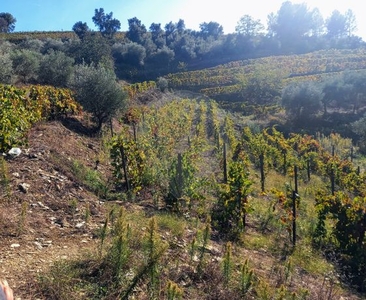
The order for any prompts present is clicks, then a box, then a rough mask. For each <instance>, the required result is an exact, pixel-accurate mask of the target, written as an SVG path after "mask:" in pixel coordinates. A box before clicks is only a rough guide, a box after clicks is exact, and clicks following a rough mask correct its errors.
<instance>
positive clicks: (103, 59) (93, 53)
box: [68, 32, 113, 67]
mask: <svg viewBox="0 0 366 300" xmlns="http://www.w3.org/2000/svg"><path fill="white" fill-rule="evenodd" d="M68 55H69V56H70V57H73V58H74V59H75V63H77V64H81V63H83V62H85V63H86V64H92V63H94V64H96V65H98V64H104V65H106V66H108V67H112V66H113V58H112V52H111V46H110V45H109V44H108V41H107V40H106V39H105V38H103V36H102V35H101V34H100V33H99V32H88V33H87V34H86V35H85V36H84V38H83V40H81V41H73V42H72V44H71V45H70V47H69V51H68Z"/></svg>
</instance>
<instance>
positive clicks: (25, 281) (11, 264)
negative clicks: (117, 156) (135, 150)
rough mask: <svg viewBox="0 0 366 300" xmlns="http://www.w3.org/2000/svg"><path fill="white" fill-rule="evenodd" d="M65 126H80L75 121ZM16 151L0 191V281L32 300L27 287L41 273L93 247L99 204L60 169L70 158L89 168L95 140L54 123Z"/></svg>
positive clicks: (102, 169) (36, 129) (100, 218)
mask: <svg viewBox="0 0 366 300" xmlns="http://www.w3.org/2000/svg"><path fill="white" fill-rule="evenodd" d="M75 124H76V125H78V127H77V126H75ZM66 125H67V126H68V127H69V128H71V127H73V128H74V129H75V128H79V129H82V128H83V127H82V126H81V125H80V124H78V121H77V120H73V122H67V124H66ZM21 149H22V153H21V155H20V156H18V157H16V158H14V159H7V160H6V164H5V168H6V169H7V170H5V175H4V176H5V180H9V184H3V185H2V186H1V187H0V197H1V200H0V240H1V242H0V277H5V278H6V279H7V280H8V281H9V283H10V285H11V286H12V287H13V289H14V291H15V295H16V297H20V298H21V299H36V295H33V294H32V290H33V287H32V286H34V285H35V282H36V281H35V280H36V279H37V276H38V275H39V274H40V273H41V272H42V271H44V270H46V268H47V267H48V266H50V265H51V264H52V263H53V262H55V261H58V260H60V259H69V258H72V257H75V256H76V255H79V254H80V253H82V252H83V251H84V250H85V251H87V250H88V249H93V247H94V244H95V239H93V232H94V231H95V228H96V227H98V226H99V224H100V223H101V222H103V215H104V213H103V203H102V202H100V201H99V200H98V199H97V198H96V197H95V195H93V193H91V192H89V191H88V190H87V189H86V188H85V187H84V186H82V185H80V184H79V183H78V182H77V180H76V179H75V178H73V176H72V174H71V173H69V172H67V171H66V170H67V169H66V168H64V166H65V165H67V164H70V161H72V160H75V159H76V160H78V161H80V162H81V163H83V164H84V165H86V166H89V167H91V168H93V167H94V166H95V164H96V160H97V159H98V152H99V142H98V139H97V138H91V137H88V136H86V135H82V134H77V133H75V132H74V131H72V130H70V129H68V128H67V127H65V126H64V125H63V124H62V123H61V122H57V121H55V122H49V123H42V124H38V125H37V126H35V127H34V128H33V129H32V130H31V131H30V132H29V145H28V146H27V147H24V148H21ZM98 170H99V171H100V172H101V173H103V172H107V166H104V165H103V164H102V163H100V164H99V165H98ZM87 210H88V211H89V212H90V217H89V218H88V220H87V221H88V222H87V223H86V222H85V221H86V215H87Z"/></svg>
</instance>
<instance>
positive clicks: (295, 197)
mask: <svg viewBox="0 0 366 300" xmlns="http://www.w3.org/2000/svg"><path fill="white" fill-rule="evenodd" d="M294 177H295V189H294V190H293V191H292V244H293V246H294V247H295V246H296V199H297V197H298V186H297V166H296V165H295V166H294Z"/></svg>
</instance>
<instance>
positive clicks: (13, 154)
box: [8, 148, 22, 158]
mask: <svg viewBox="0 0 366 300" xmlns="http://www.w3.org/2000/svg"><path fill="white" fill-rule="evenodd" d="M21 153H22V150H20V148H11V149H10V150H9V151H8V155H10V156H11V157H12V158H15V157H18V156H19V155H20V154H21Z"/></svg>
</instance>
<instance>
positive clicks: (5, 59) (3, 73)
mask: <svg viewBox="0 0 366 300" xmlns="http://www.w3.org/2000/svg"><path fill="white" fill-rule="evenodd" d="M12 74H13V64H12V61H11V58H10V54H9V53H4V54H1V53H0V83H7V84H8V83H10V82H11V76H12Z"/></svg>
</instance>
